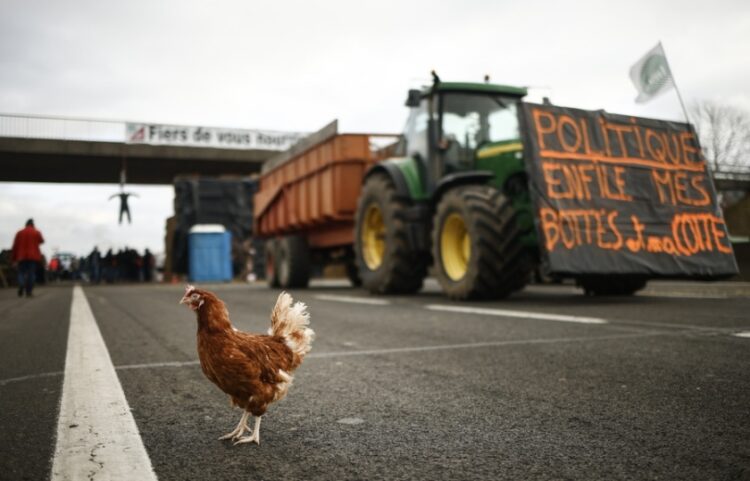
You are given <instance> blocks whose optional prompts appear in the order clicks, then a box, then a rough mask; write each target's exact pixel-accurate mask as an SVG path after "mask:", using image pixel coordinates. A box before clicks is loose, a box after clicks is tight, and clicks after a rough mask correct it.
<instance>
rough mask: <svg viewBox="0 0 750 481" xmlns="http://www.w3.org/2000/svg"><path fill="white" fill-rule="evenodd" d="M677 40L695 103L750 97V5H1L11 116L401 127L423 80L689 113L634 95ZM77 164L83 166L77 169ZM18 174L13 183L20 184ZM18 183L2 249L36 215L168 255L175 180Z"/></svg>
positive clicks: (9, 202) (58, 239) (57, 226)
mask: <svg viewBox="0 0 750 481" xmlns="http://www.w3.org/2000/svg"><path fill="white" fill-rule="evenodd" d="M659 40H661V41H662V43H663V45H664V47H665V50H666V53H667V57H668V60H669V62H670V64H671V67H672V72H673V74H674V76H675V78H676V81H677V84H678V86H679V87H680V89H681V91H682V94H683V97H684V98H685V101H686V102H688V103H690V102H692V101H695V100H697V99H714V100H718V101H721V102H726V103H731V104H733V105H735V106H740V107H742V108H745V109H748V110H750V61H749V59H750V2H748V1H747V0H738V1H713V2H706V1H700V2H699V1H686V0H680V1H662V2H655V1H653V0H650V1H636V0H631V1H628V2H603V1H601V0H592V1H575V2H559V1H551V0H550V1H529V0H523V1H502V0H494V1H487V0H461V1H442V2H441V1H434V0H432V1H407V0H402V1H390V0H388V1H377V2H372V1H370V2H355V1H351V0H348V1H347V0H342V1H316V2H311V1H299V2H294V1H285V0H277V1H275V2H257V1H255V2H253V1H247V0H245V1H213V2H205V1H204V2H195V1H184V0H181V1H141V0H139V1H133V0H131V1H127V2H112V1H104V0H98V1H90V2H84V1H77V0H66V1H51V0H49V1H34V0H22V1H15V0H13V1H9V0H3V1H2V2H0V113H20V114H41V115H55V116H58V115H63V116H73V117H81V118H97V119H114V120H131V121H148V122H155V123H174V124H186V125H208V126H226V127H237V128H258V129H276V130H289V131H313V130H317V129H318V128H320V127H321V126H323V125H325V124H326V123H328V122H329V121H330V120H332V119H334V118H338V119H339V120H340V129H341V130H343V131H348V132H354V131H356V132H398V131H400V129H401V127H402V126H403V123H404V120H405V115H406V110H405V107H403V102H404V99H405V96H406V91H407V90H408V89H409V88H411V87H417V86H419V85H422V84H425V83H428V82H429V72H430V70H431V69H436V70H437V71H438V73H439V74H440V76H441V77H442V78H443V80H469V81H481V79H482V77H483V76H484V75H485V74H489V75H490V76H491V78H492V81H493V82H496V83H503V84H510V85H523V86H530V87H535V89H534V90H533V91H532V92H533V94H534V98H537V99H538V98H540V96H541V95H547V96H549V97H551V99H552V101H553V102H554V103H556V104H560V105H566V106H574V107H581V108H586V109H599V108H604V109H606V110H608V111H610V112H616V113H625V114H633V115H641V116H652V117H661V118H672V119H681V113H680V108H679V103H678V100H677V97H676V96H675V95H674V92H669V93H666V94H664V95H662V96H661V97H659V98H657V99H655V100H653V101H652V102H650V103H648V104H646V105H637V104H635V103H634V102H633V99H634V98H635V96H636V92H635V89H634V88H633V86H632V84H631V83H630V79H629V77H628V70H629V68H630V66H631V65H632V64H633V63H635V62H636V61H637V60H638V59H639V58H640V57H641V56H642V55H643V54H645V53H646V52H647V51H648V50H649V49H651V48H652V47H653V46H654V45H655V44H656V43H657V42H658V41H659ZM70 168H71V169H75V165H71V166H70ZM1 170H2V169H0V180H1V179H2V172H1ZM117 181H118V179H112V182H113V183H112V184H111V185H93V186H92V185H78V184H22V183H7V182H0V247H9V246H10V245H11V243H12V238H13V235H14V233H15V231H16V230H17V229H18V228H20V227H22V225H23V222H24V221H25V220H26V218H28V217H34V218H35V219H36V222H37V226H38V227H39V228H40V229H41V230H42V232H43V233H44V234H45V237H46V238H47V243H46V245H45V249H44V250H45V253H47V254H48V255H49V254H51V253H52V252H53V250H54V249H55V248H58V249H61V250H65V251H73V252H75V253H77V254H83V253H86V252H88V251H90V250H91V248H92V247H93V246H94V245H95V244H96V245H99V247H100V248H104V249H106V248H108V247H115V248H117V247H124V246H126V245H127V246H130V247H135V248H138V249H140V250H142V249H143V248H145V247H149V248H150V249H151V250H152V251H155V252H162V251H163V250H164V247H163V244H164V240H163V239H164V221H165V219H166V218H167V217H169V216H170V215H172V198H173V192H172V189H171V187H169V186H164V187H150V186H149V187H147V186H140V185H135V186H129V187H128V190H130V191H133V192H137V193H138V195H139V196H140V197H139V198H137V199H132V201H131V211H132V213H133V224H132V225H127V224H126V225H123V226H119V225H118V224H117V203H116V201H115V200H113V201H111V202H110V201H108V200H107V199H108V198H109V196H110V195H111V194H113V193H114V192H115V191H116V190H117V188H118V186H117V185H116V183H117Z"/></svg>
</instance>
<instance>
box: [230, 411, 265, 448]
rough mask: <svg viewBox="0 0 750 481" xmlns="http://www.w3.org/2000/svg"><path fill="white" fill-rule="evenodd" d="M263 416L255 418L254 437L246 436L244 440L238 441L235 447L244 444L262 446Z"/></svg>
mask: <svg viewBox="0 0 750 481" xmlns="http://www.w3.org/2000/svg"><path fill="white" fill-rule="evenodd" d="M261 417H262V416H258V417H257V418H255V428H253V435H252V436H245V437H244V438H240V439H238V440H237V441H236V442H235V443H234V445H235V446H236V445H238V444H243V443H255V444H257V445H260V418H261Z"/></svg>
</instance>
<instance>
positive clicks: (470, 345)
mask: <svg viewBox="0 0 750 481" xmlns="http://www.w3.org/2000/svg"><path fill="white" fill-rule="evenodd" d="M666 335H672V334H667V333H663V332H639V333H633V334H612V335H611V336H595V337H559V338H550V339H518V340H514V341H494V342H493V341H489V342H471V343H465V344H441V345H437V346H415V347H395V348H392V349H370V350H366V351H339V352H321V353H314V352H313V353H310V354H308V355H307V356H305V357H306V358H308V357H309V358H330V357H347V356H377V355H382V354H399V353H410V352H425V351H445V350H452V349H473V348H481V347H502V346H521V345H526V344H559V343H568V342H587V341H613V340H617V339H632V338H640V337H655V336H666Z"/></svg>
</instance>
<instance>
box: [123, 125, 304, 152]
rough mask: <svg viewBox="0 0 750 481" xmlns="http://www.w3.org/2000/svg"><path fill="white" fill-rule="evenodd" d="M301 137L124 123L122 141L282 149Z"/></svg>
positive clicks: (298, 135)
mask: <svg viewBox="0 0 750 481" xmlns="http://www.w3.org/2000/svg"><path fill="white" fill-rule="evenodd" d="M305 136H306V134H304V133H300V132H278V131H271V130H245V129H224V128H219V127H188V126H184V125H161V124H136V123H128V124H127V133H126V142H127V143H129V144H151V145H175V146H182V147H213V148H219V149H248V150H249V149H262V150H286V149H288V148H289V147H291V146H292V145H294V144H295V143H297V141H298V140H300V139H302V138H303V137H305Z"/></svg>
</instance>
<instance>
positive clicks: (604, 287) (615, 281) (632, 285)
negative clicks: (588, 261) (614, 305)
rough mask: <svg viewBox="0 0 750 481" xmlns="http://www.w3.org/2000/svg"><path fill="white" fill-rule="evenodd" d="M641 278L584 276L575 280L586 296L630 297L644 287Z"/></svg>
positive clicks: (644, 283)
mask: <svg viewBox="0 0 750 481" xmlns="http://www.w3.org/2000/svg"><path fill="white" fill-rule="evenodd" d="M647 282H648V279H647V278H645V277H642V276H585V277H579V278H577V279H576V284H578V286H579V287H582V288H583V292H584V293H585V294H586V295H587V296H632V295H633V294H635V293H636V292H638V291H640V290H641V289H643V288H644V287H646V283H647Z"/></svg>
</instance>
